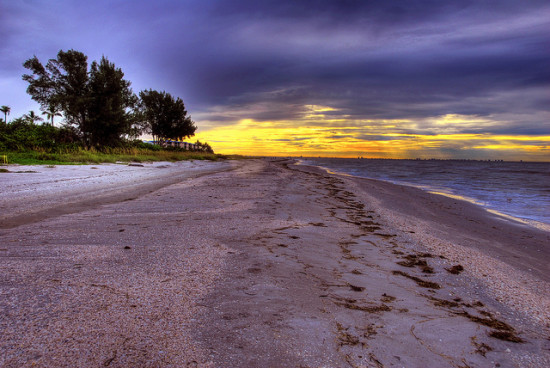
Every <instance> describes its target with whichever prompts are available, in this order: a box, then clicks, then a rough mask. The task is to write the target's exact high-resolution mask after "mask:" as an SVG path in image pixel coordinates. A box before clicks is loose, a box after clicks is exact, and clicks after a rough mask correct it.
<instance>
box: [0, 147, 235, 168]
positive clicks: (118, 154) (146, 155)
mask: <svg viewBox="0 0 550 368" xmlns="http://www.w3.org/2000/svg"><path fill="white" fill-rule="evenodd" d="M3 154H7V156H8V160H9V163H12V164H20V165H71V164H99V163H117V162H118V163H128V162H151V161H182V160H219V159H225V158H226V157H225V156H223V155H216V154H212V153H207V152H193V151H183V150H171V149H161V150H154V149H145V148H137V147H133V148H113V149H109V150H108V152H100V151H96V150H95V149H93V148H91V149H85V148H81V149H77V150H74V151H67V152H56V153H48V152H41V151H26V152H8V153H5V152H0V155H3Z"/></svg>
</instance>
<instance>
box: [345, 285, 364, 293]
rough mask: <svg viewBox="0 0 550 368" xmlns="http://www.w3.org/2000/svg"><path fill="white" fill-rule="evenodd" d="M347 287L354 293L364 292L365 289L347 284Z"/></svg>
mask: <svg viewBox="0 0 550 368" xmlns="http://www.w3.org/2000/svg"><path fill="white" fill-rule="evenodd" d="M348 286H349V288H350V289H351V290H352V291H356V292H361V291H363V290H365V288H364V287H362V286H355V285H352V284H348Z"/></svg>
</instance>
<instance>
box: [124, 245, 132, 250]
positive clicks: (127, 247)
mask: <svg viewBox="0 0 550 368" xmlns="http://www.w3.org/2000/svg"><path fill="white" fill-rule="evenodd" d="M124 249H132V247H130V246H129V245H126V246H124Z"/></svg>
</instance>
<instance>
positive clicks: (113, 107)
mask: <svg viewBox="0 0 550 368" xmlns="http://www.w3.org/2000/svg"><path fill="white" fill-rule="evenodd" d="M87 60H88V58H87V56H86V55H84V54H83V53H81V52H79V51H75V50H69V51H66V52H65V51H63V50H61V51H59V53H58V54H57V58H56V59H50V60H49V61H48V63H47V64H46V65H45V66H44V65H42V63H41V62H40V61H39V60H38V58H37V57H36V56H34V57H33V58H31V59H28V60H27V61H25V63H24V64H23V66H24V67H25V68H27V69H28V70H30V74H25V75H23V80H25V81H26V82H28V83H29V86H28V88H27V93H29V94H30V95H31V97H32V99H33V100H35V101H36V102H38V103H39V104H40V107H41V110H42V115H45V116H46V118H47V120H48V122H43V121H44V119H43V118H42V117H40V116H38V115H37V114H35V112H34V111H30V112H29V113H27V114H25V115H23V116H22V117H20V118H16V119H13V120H12V121H10V122H9V123H8V120H7V116H8V115H9V113H10V111H11V109H10V107H9V106H1V107H0V111H1V112H2V113H4V121H0V156H2V155H7V156H8V161H9V162H10V163H19V164H37V163H40V164H50V165H56V164H67V163H101V162H119V161H122V162H130V161H134V162H141V161H177V160H186V159H208V160H213V159H214V160H215V159H219V158H221V157H222V156H220V155H215V154H214V152H213V150H212V148H211V147H210V145H209V144H208V143H201V142H199V141H197V142H196V143H195V146H194V148H195V151H186V150H184V149H180V148H175V147H166V148H161V147H160V146H156V145H151V144H147V143H143V142H141V141H139V140H136V139H135V138H136V137H138V136H139V135H140V134H142V133H151V134H153V136H154V137H155V138H156V140H157V141H160V142H161V143H163V142H166V141H169V140H183V139H184V138H188V137H192V136H193V135H194V134H195V130H196V129H197V127H196V126H195V123H194V122H193V120H191V117H190V116H189V115H188V114H187V110H186V109H185V105H184V103H183V101H182V100H181V99H180V98H174V97H172V96H171V95H170V94H169V93H166V92H164V91H163V92H157V91H154V90H146V91H142V92H140V93H139V97H138V96H137V95H135V94H134V93H133V92H132V90H131V88H130V84H131V83H130V82H129V81H127V80H125V79H124V73H123V72H122V70H121V69H120V68H116V67H115V65H114V64H113V63H111V62H109V60H107V59H106V58H105V57H103V58H102V59H101V61H100V62H99V63H98V62H96V61H93V62H92V63H91V65H90V68H88V61H87ZM56 116H60V117H63V118H64V120H63V125H62V127H55V126H54V118H55V117H56ZM40 122H43V123H41V124H39V123H40Z"/></svg>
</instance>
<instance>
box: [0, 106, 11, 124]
mask: <svg viewBox="0 0 550 368" xmlns="http://www.w3.org/2000/svg"><path fill="white" fill-rule="evenodd" d="M0 111H2V112H3V113H4V122H5V123H6V124H7V123H8V115H9V114H10V111H11V108H10V107H9V106H6V105H4V106H2V107H0Z"/></svg>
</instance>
